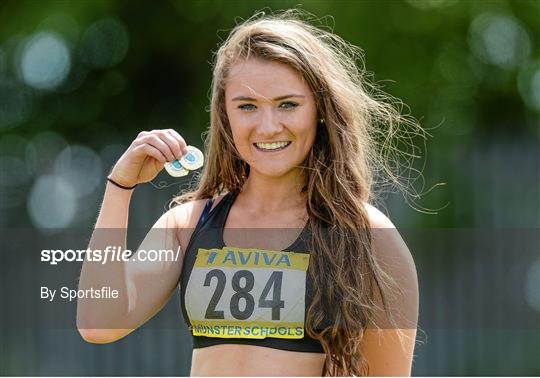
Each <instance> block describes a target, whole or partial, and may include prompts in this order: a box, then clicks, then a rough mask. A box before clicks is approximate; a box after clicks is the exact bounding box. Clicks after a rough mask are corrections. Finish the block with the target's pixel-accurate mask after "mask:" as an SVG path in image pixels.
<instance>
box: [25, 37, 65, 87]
mask: <svg viewBox="0 0 540 378" xmlns="http://www.w3.org/2000/svg"><path fill="white" fill-rule="evenodd" d="M70 67H71V56H70V53H69V50H68V48H67V46H66V43H65V42H64V40H63V38H62V37H61V36H60V35H58V34H56V33H52V32H41V33H38V34H36V35H35V36H33V37H32V38H30V40H28V41H27V42H26V44H25V46H24V48H23V50H22V54H21V61H20V72H21V76H22V79H23V81H24V82H25V83H26V84H27V85H29V86H31V87H33V88H36V89H53V88H55V87H56V86H58V85H59V84H61V83H62V82H63V81H64V79H65V78H66V76H67V75H68V74H69V70H70Z"/></svg>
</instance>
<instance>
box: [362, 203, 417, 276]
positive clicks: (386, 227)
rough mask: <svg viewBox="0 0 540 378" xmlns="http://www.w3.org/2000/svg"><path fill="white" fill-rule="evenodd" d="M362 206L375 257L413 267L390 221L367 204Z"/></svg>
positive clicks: (408, 254) (409, 253) (404, 246)
mask: <svg viewBox="0 0 540 378" xmlns="http://www.w3.org/2000/svg"><path fill="white" fill-rule="evenodd" d="M364 206H365V208H366V211H367V213H368V217H369V221H370V224H371V233H372V236H373V243H374V248H375V254H376V257H377V258H379V259H381V260H383V261H384V260H393V261H397V262H400V263H402V264H407V265H411V264H412V267H414V261H413V258H412V254H411V252H410V251H409V248H408V247H407V245H406V244H405V241H404V240H403V238H402V237H401V235H400V233H399V232H398V230H397V229H396V227H395V225H394V224H393V223H392V221H391V220H390V219H389V218H388V217H387V216H386V215H385V214H384V213H383V212H382V211H380V210H379V209H377V208H376V207H375V206H373V205H370V204H368V203H364Z"/></svg>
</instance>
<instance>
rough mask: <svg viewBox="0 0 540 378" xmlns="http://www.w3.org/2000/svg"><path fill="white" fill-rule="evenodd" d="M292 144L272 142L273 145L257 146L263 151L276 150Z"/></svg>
mask: <svg viewBox="0 0 540 378" xmlns="http://www.w3.org/2000/svg"><path fill="white" fill-rule="evenodd" d="M289 143H290V142H272V143H255V145H256V146H257V147H259V148H261V149H263V150H275V149H277V148H282V147H285V146H286V145H288V144H289Z"/></svg>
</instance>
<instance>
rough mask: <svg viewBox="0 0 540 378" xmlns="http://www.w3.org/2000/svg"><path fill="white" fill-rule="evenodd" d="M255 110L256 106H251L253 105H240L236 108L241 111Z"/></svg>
mask: <svg viewBox="0 0 540 378" xmlns="http://www.w3.org/2000/svg"><path fill="white" fill-rule="evenodd" d="M255 108H256V106H255V105H253V104H242V105H240V106H238V109H242V110H253V109H255Z"/></svg>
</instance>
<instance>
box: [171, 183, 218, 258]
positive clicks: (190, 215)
mask: <svg viewBox="0 0 540 378" xmlns="http://www.w3.org/2000/svg"><path fill="white" fill-rule="evenodd" d="M224 196H225V195H224V194H222V195H219V196H216V197H214V203H213V205H212V209H214V208H215V207H216V205H217V204H218V203H219V202H220V201H221V200H222V199H223V197H224ZM207 202H208V199H206V198H205V199H199V200H194V201H189V202H185V203H183V204H180V205H177V206H175V207H173V208H172V209H170V210H169V212H170V213H171V215H172V216H173V218H174V224H175V228H176V229H177V230H178V232H179V239H180V244H181V246H182V249H184V250H185V248H187V244H188V242H189V240H190V239H191V235H192V233H193V231H194V230H195V227H196V226H197V222H198V221H199V218H200V217H201V215H202V212H203V209H204V206H205V205H206V203H207ZM212 209H211V210H212Z"/></svg>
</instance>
